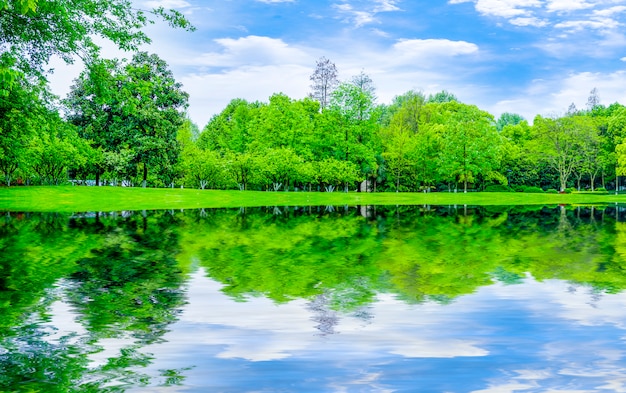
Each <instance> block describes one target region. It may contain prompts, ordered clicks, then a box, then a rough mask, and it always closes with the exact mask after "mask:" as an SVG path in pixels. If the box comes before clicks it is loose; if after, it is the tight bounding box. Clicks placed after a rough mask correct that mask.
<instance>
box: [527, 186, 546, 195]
mask: <svg viewBox="0 0 626 393" xmlns="http://www.w3.org/2000/svg"><path fill="white" fill-rule="evenodd" d="M522 192H526V193H531V194H538V193H542V192H543V190H542V189H541V188H539V187H535V186H525V187H524V188H523V190H522Z"/></svg>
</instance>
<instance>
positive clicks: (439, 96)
mask: <svg viewBox="0 0 626 393" xmlns="http://www.w3.org/2000/svg"><path fill="white" fill-rule="evenodd" d="M452 101H456V102H459V99H458V98H456V96H455V95H454V94H452V93H450V92H448V91H447V90H441V91H440V92H439V93H435V94H434V95H433V94H430V95H429V96H428V100H427V102H428V103H431V102H434V103H439V104H443V103H444V102H452Z"/></svg>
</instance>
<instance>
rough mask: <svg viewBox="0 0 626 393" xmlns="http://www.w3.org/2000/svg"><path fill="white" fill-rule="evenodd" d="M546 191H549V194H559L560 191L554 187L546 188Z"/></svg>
mask: <svg viewBox="0 0 626 393" xmlns="http://www.w3.org/2000/svg"><path fill="white" fill-rule="evenodd" d="M546 192H547V193H548V194H558V193H559V192H558V191H557V190H555V189H554V188H550V189H548V190H546Z"/></svg>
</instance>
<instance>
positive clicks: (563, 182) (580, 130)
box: [533, 116, 589, 191]
mask: <svg viewBox="0 0 626 393" xmlns="http://www.w3.org/2000/svg"><path fill="white" fill-rule="evenodd" d="M588 127H589V125H588V124H587V122H585V121H584V119H583V118H582V117H581V116H573V117H561V118H553V119H552V118H543V117H541V116H537V117H535V120H534V122H533V131H534V133H535V137H534V143H535V146H534V149H533V151H534V152H535V154H536V155H537V156H538V158H539V159H540V160H542V161H544V162H546V163H547V164H548V166H549V167H550V168H552V169H554V170H555V171H556V172H557V173H558V175H559V184H560V190H561V191H563V190H565V188H567V182H568V179H569V177H570V176H572V175H573V174H574V172H575V170H576V168H577V166H578V165H579V163H580V162H581V156H580V152H581V144H582V141H583V138H582V135H583V134H584V133H585V132H586V130H585V129H586V128H588Z"/></svg>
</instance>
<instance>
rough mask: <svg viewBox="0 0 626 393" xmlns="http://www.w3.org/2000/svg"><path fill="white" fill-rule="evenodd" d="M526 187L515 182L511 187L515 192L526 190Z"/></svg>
mask: <svg viewBox="0 0 626 393" xmlns="http://www.w3.org/2000/svg"><path fill="white" fill-rule="evenodd" d="M524 187H525V186H521V185H519V184H515V185H513V186H511V189H512V190H513V191H515V192H524Z"/></svg>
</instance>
